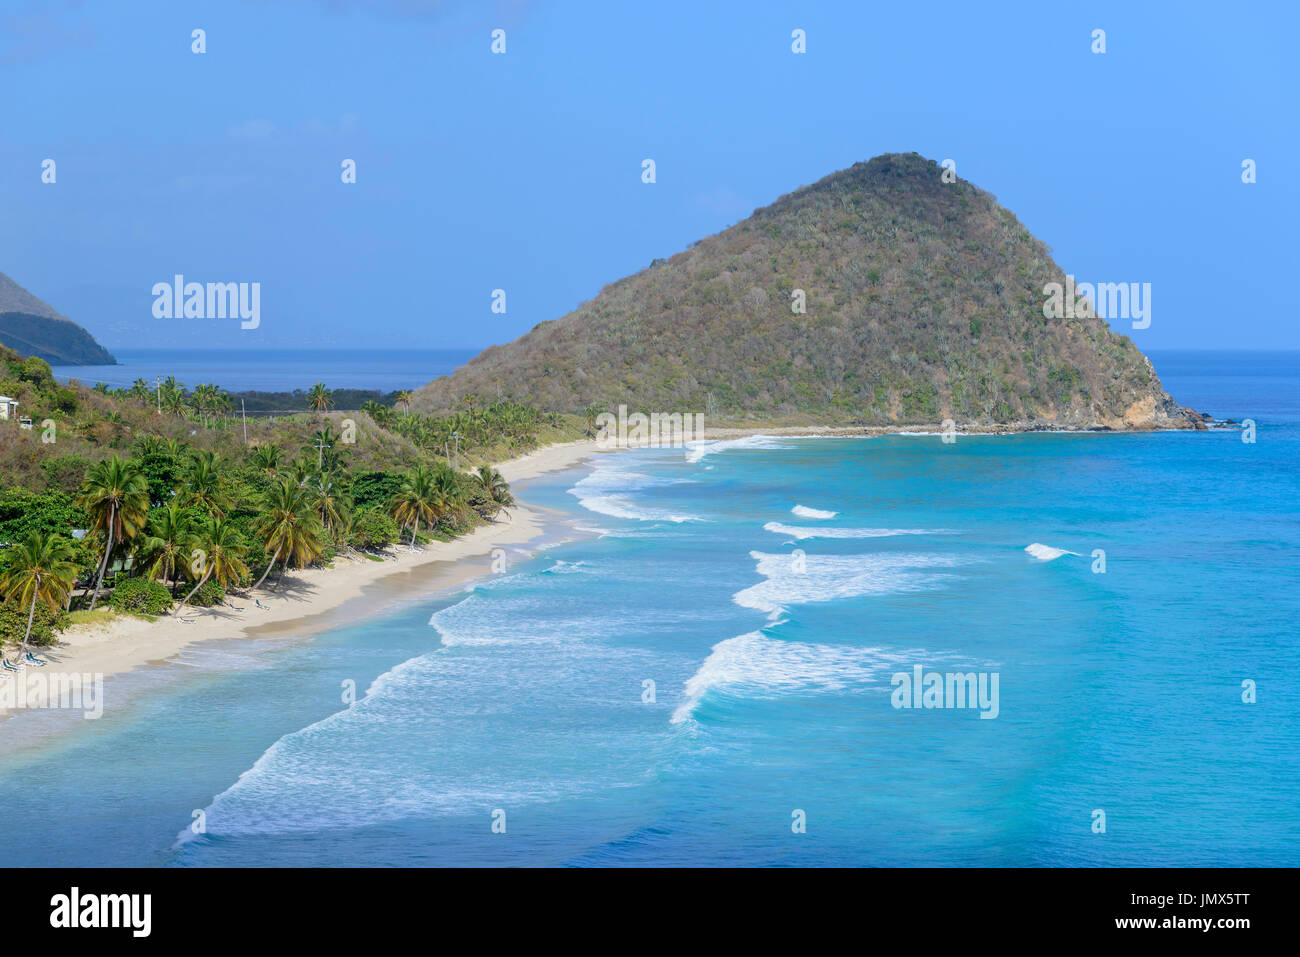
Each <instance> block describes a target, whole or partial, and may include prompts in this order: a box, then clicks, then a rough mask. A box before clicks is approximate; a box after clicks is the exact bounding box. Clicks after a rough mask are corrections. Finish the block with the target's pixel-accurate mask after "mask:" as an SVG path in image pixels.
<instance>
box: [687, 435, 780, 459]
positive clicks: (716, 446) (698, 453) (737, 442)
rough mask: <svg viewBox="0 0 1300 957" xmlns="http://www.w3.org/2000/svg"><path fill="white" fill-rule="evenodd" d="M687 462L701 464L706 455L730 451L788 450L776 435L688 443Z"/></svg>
mask: <svg viewBox="0 0 1300 957" xmlns="http://www.w3.org/2000/svg"><path fill="white" fill-rule="evenodd" d="M686 448H687V452H686V461H688V462H691V463H695V462H700V461H702V460H703V459H704V457H705V456H706V455H715V454H717V453H718V452H726V451H727V450H729V449H788V448H790V446H789V445H784V444H782V442H781V440H780V439H779V438H778V437H777V436H774V435H747V436H745V437H744V438H743V439H715V440H713V441H710V442H703V441H701V442H688V443H687V444H686Z"/></svg>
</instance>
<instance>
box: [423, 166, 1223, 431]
mask: <svg viewBox="0 0 1300 957" xmlns="http://www.w3.org/2000/svg"><path fill="white" fill-rule="evenodd" d="M943 174H944V170H943V169H942V168H941V167H940V166H939V165H938V164H936V163H935V162H934V161H933V160H928V159H925V158H924V157H921V156H919V155H918V154H916V153H909V154H888V155H884V156H877V157H876V158H875V159H872V160H871V161H870V162H866V163H858V164H855V165H854V166H852V167H850V168H849V169H846V170H842V171H840V172H838V173H834V174H832V175H830V176H827V177H826V178H825V179H822V180H820V181H819V182H817V183H815V184H813V185H812V186H807V187H804V188H801V189H798V190H796V191H795V192H793V193H790V194H789V195H787V196H783V197H781V198H780V199H778V200H777V201H776V202H774V203H773V204H772V205H770V206H768V207H765V208H763V209H759V210H757V211H756V212H755V213H754V214H753V215H752V216H750V217H749V218H748V219H746V220H744V221H743V222H740V223H738V224H736V225H735V226H732V227H730V228H729V229H726V230H724V231H722V232H721V233H718V234H717V235H715V236H710V237H708V238H706V239H703V240H701V241H699V242H697V243H695V244H693V245H692V246H691V247H690V248H689V249H687V250H685V251H683V252H680V253H678V254H677V255H675V256H672V257H671V258H668V259H665V260H655V261H654V262H653V263H651V264H650V266H649V267H648V268H646V269H644V270H642V271H641V272H638V273H636V274H635V275H633V276H630V277H628V278H626V279H622V280H619V281H618V282H615V283H613V284H612V285H609V286H607V287H605V289H603V290H602V291H601V293H600V294H599V295H598V296H597V297H596V298H595V299H593V300H591V301H590V302H587V303H585V304H583V305H582V306H580V307H579V308H578V309H576V310H574V311H573V312H570V313H569V314H567V315H565V316H562V317H560V318H559V319H556V320H553V321H549V322H543V323H540V324H539V325H537V326H536V327H535V328H534V329H533V330H532V331H531V332H529V333H528V334H526V335H524V336H522V337H521V338H519V339H516V340H515V341H514V342H511V343H508V344H505V345H500V346H493V347H492V348H489V349H487V350H485V351H484V352H483V353H482V354H480V355H479V356H477V357H476V358H474V359H473V360H471V361H470V362H469V363H468V364H467V365H465V366H464V367H462V368H461V369H458V370H457V371H456V372H455V373H453V374H452V375H450V376H443V377H440V378H438V379H435V380H434V381H433V382H431V383H430V384H429V385H427V386H425V387H424V388H422V389H420V390H418V391H417V392H415V393H414V395H413V397H412V400H411V408H412V409H413V410H417V411H422V412H429V411H435V410H446V409H452V408H455V407H456V406H457V405H458V404H459V403H460V402H461V401H462V400H463V399H464V398H465V397H466V396H481V397H483V398H484V399H485V400H488V401H496V400H505V399H508V400H512V401H518V402H526V403H529V404H532V405H536V406H538V407H540V408H543V409H548V410H553V411H558V412H579V411H582V410H584V409H591V408H597V409H601V410H604V409H611V408H614V407H616V406H618V405H620V404H626V405H627V406H628V407H629V408H631V409H640V410H643V411H653V410H677V411H688V412H703V413H705V414H706V416H707V419H708V424H709V426H710V427H712V426H717V425H726V424H732V425H738V426H752V425H759V424H761V425H764V426H775V425H787V426H808V425H828V426H849V427H852V426H865V427H900V426H907V425H922V424H925V425H934V424H939V423H941V422H943V421H944V420H947V419H952V420H955V422H956V424H957V425H958V426H959V427H962V428H972V429H981V428H983V429H1016V430H1029V429H1041V428H1066V429H1117V430H1128V429H1156V428H1200V427H1203V419H1204V417H1203V416H1201V415H1199V414H1197V413H1195V412H1192V411H1191V410H1189V409H1185V408H1183V407H1182V406H1180V405H1179V404H1178V403H1177V402H1175V401H1174V400H1173V399H1172V398H1171V397H1170V396H1169V395H1168V393H1166V392H1165V390H1164V388H1163V387H1162V386H1161V384H1160V380H1159V379H1158V378H1157V376H1156V374H1155V370H1154V369H1153V368H1152V366H1151V363H1150V361H1148V360H1147V358H1146V357H1145V356H1143V355H1142V353H1141V352H1139V351H1138V349H1137V347H1136V346H1135V345H1134V344H1133V343H1132V341H1131V340H1129V339H1128V337H1126V336H1122V335H1118V334H1116V333H1114V332H1113V331H1111V329H1110V327H1109V326H1108V325H1107V323H1106V321H1105V320H1104V319H1102V318H1097V317H1096V316H1095V315H1091V316H1089V315H1086V314H1085V315H1083V316H1071V317H1069V318H1049V316H1048V315H1047V313H1048V311H1049V310H1047V309H1045V296H1044V287H1045V286H1047V285H1048V284H1050V283H1065V282H1066V276H1065V272H1064V270H1062V269H1061V267H1059V266H1058V265H1057V264H1056V263H1055V262H1054V261H1053V259H1052V255H1051V252H1050V250H1049V249H1048V247H1047V246H1046V245H1045V244H1044V243H1043V242H1042V241H1040V240H1038V239H1036V238H1034V237H1033V236H1032V235H1031V234H1030V233H1029V230H1028V229H1026V228H1025V226H1024V225H1023V224H1022V223H1020V221H1019V220H1017V219H1016V217H1015V216H1014V215H1013V214H1012V213H1011V212H1009V211H1008V210H1007V209H1005V208H1003V207H1002V206H1000V205H999V204H998V203H997V201H996V199H995V198H994V197H993V196H992V195H990V194H989V193H987V192H984V191H983V190H981V189H978V188H977V187H975V186H973V185H971V184H970V183H966V182H963V181H961V180H954V181H951V182H945V181H944V178H945V177H944V175H943ZM948 178H949V179H953V178H952V177H948Z"/></svg>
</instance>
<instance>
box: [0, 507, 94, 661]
mask: <svg viewBox="0 0 1300 957" xmlns="http://www.w3.org/2000/svg"><path fill="white" fill-rule="evenodd" d="M12 554H13V557H12V558H11V559H10V561H9V565H8V567H6V568H5V570H4V573H3V575H0V595H3V596H4V597H5V598H6V599H13V600H15V601H17V602H18V604H19V605H20V606H21V605H26V604H29V603H30V605H31V607H30V608H29V609H28V611H27V631H26V632H25V633H24V634H23V641H22V645H21V646H20V647H19V649H18V657H17V659H16V660H17V661H19V662H21V661H22V660H23V656H24V655H25V654H26V653H27V643H28V642H29V641H30V640H31V637H32V621H33V619H34V618H35V617H36V602H37V601H38V600H39V601H41V602H43V603H44V604H45V605H46V606H47V607H48V608H49V609H50V611H55V612H57V611H58V610H59V609H60V608H61V607H62V606H63V604H64V602H65V601H67V600H68V598H69V596H70V595H71V594H72V586H73V584H74V583H75V582H76V580H77V565H76V563H75V562H74V561H72V556H73V549H72V543H71V542H69V541H68V540H67V539H66V538H64V537H63V536H62V535H42V534H41V533H40V532H32V533H31V534H29V535H28V536H27V538H26V540H25V541H22V542H19V543H18V544H17V545H14V546H13V553H12Z"/></svg>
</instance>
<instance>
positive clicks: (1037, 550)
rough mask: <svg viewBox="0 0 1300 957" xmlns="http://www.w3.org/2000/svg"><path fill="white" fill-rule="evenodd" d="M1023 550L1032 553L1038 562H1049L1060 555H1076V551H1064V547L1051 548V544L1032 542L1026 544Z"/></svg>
mask: <svg viewBox="0 0 1300 957" xmlns="http://www.w3.org/2000/svg"><path fill="white" fill-rule="evenodd" d="M1025 551H1026V552H1028V553H1029V554H1030V555H1033V556H1034V557H1035V558H1037V559H1038V560H1039V561H1040V562H1051V561H1055V560H1056V559H1058V558H1060V557H1061V556H1062V555H1074V556H1076V557H1077V556H1078V554H1079V553H1078V552H1071V551H1066V550H1065V549H1064V548H1053V547H1052V546H1051V545H1043V544H1041V543H1039V542H1034V543H1033V544H1032V545H1026V546H1025Z"/></svg>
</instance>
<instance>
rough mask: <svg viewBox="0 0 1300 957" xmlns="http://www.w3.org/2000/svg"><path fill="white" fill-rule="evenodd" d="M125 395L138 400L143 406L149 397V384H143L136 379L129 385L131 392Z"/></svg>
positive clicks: (140, 380)
mask: <svg viewBox="0 0 1300 957" xmlns="http://www.w3.org/2000/svg"><path fill="white" fill-rule="evenodd" d="M127 394H128V395H130V396H131V398H133V399H139V400H140V404H141V405H145V404H146V403H147V402H148V401H149V396H150V391H149V383H147V382H145V381H144V379H136V380H135V381H134V382H132V383H131V391H130V392H128V393H127Z"/></svg>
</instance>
